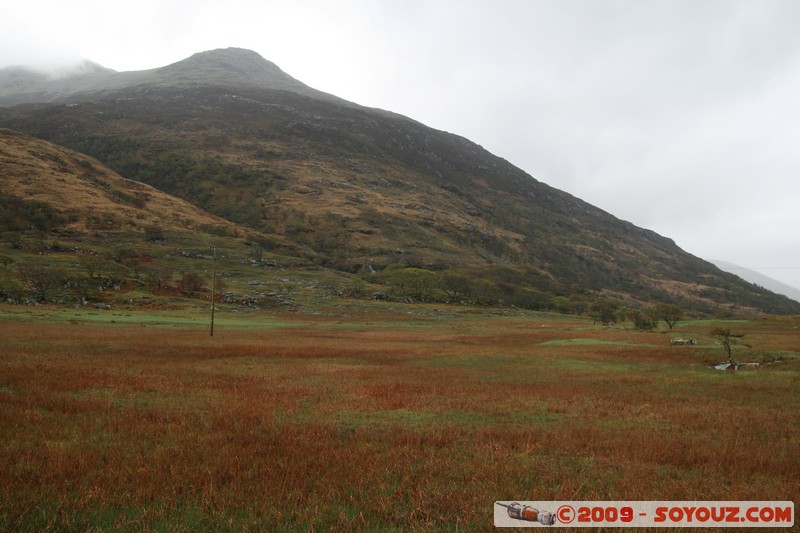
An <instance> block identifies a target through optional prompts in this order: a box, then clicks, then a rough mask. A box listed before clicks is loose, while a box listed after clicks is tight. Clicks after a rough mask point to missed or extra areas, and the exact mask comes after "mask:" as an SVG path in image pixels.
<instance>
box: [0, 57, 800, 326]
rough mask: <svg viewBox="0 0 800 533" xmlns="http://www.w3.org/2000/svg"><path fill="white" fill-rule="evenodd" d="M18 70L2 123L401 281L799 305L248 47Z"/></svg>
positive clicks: (2, 78)
mask: <svg viewBox="0 0 800 533" xmlns="http://www.w3.org/2000/svg"><path fill="white" fill-rule="evenodd" d="M25 80H26V78H25V77H24V76H21V75H20V73H19V72H18V71H13V72H10V71H8V69H6V70H4V71H0V88H2V89H1V90H0V103H2V105H4V106H5V107H3V108H0V126H2V127H6V128H10V129H14V130H18V131H21V132H25V133H27V134H29V135H32V136H35V137H37V138H41V139H46V140H49V141H51V142H54V143H56V144H59V145H61V146H64V147H68V148H70V149H73V150H75V151H78V152H81V153H85V154H87V155H89V156H92V157H94V158H96V159H97V160H99V161H101V162H102V163H103V164H105V165H107V166H108V167H109V168H111V169H113V170H114V171H115V172H117V173H118V174H119V175H121V176H124V177H125V178H128V179H132V180H136V181H140V182H143V183H146V184H149V185H151V186H154V187H156V188H158V189H160V190H162V191H164V192H166V193H169V194H171V195H174V196H178V197H180V198H183V199H184V200H186V201H188V202H191V203H192V204H194V205H196V206H198V207H199V208H201V209H203V210H205V211H208V212H211V213H213V214H215V215H217V216H219V217H222V218H225V219H227V220H229V221H231V222H233V223H236V224H239V225H241V226H246V227H248V228H252V230H254V231H257V232H261V233H262V234H264V235H269V237H270V238H271V239H273V240H274V242H281V243H286V244H287V245H288V246H292V247H293V251H294V252H293V253H296V254H298V256H302V257H304V258H306V259H307V260H310V261H313V262H315V263H316V264H318V265H320V266H323V267H327V268H334V269H338V270H339V271H342V272H349V273H356V274H360V275H365V276H373V275H374V276H378V278H379V277H380V276H381V275H382V274H383V275H385V277H384V279H395V282H394V283H395V285H396V286H401V287H406V290H407V291H411V289H408V287H411V286H412V285H413V283H408V282H407V281H402V280H400V281H397V280H398V279H400V278H391V277H390V276H388V274H387V273H389V272H393V271H397V269H403V268H405V269H407V271H408V272H407V273H408V274H409V275H411V274H413V275H414V276H417V277H419V276H422V275H423V274H421V272H423V271H424V272H431V273H435V274H437V275H440V276H444V275H445V274H450V275H451V276H449V278H450V279H453V278H454V277H457V278H459V279H466V280H467V282H468V283H467V286H468V288H467V289H464V290H461V291H452V290H445V289H442V291H444V292H446V293H447V294H448V295H449V297H450V298H451V299H457V297H462V296H463V293H464V292H468V293H469V294H471V296H472V299H473V300H475V301H486V302H494V303H501V304H506V305H508V304H512V305H519V306H523V307H531V308H543V307H547V306H549V305H550V304H551V302H552V300H553V298H554V297H556V296H560V297H564V298H567V299H568V300H569V301H570V302H571V305H572V306H573V308H574V310H581V309H584V310H585V306H586V305H587V302H590V301H592V300H596V299H598V298H611V299H618V300H622V301H625V302H628V303H629V304H630V305H634V306H636V305H646V304H648V303H652V302H655V301H662V302H672V303H678V304H680V305H682V306H684V307H686V308H690V309H695V310H698V311H702V312H712V311H714V310H715V309H718V308H719V307H724V308H726V309H731V310H739V311H752V312H756V311H758V312H773V313H800V304H798V303H797V302H794V301H792V300H789V299H788V298H785V297H782V296H778V295H775V294H773V293H771V292H769V291H767V290H765V289H762V288H760V287H755V286H753V285H751V284H749V283H746V282H744V281H743V280H741V279H740V278H738V277H736V276H733V275H731V274H728V273H725V272H723V271H722V270H720V269H719V268H717V267H716V266H714V265H712V264H710V263H708V262H706V261H703V260H701V259H699V258H697V257H695V256H692V255H690V254H688V253H686V252H684V251H683V250H681V249H680V248H679V247H678V246H676V245H675V243H674V242H673V241H671V240H670V239H668V238H665V237H662V236H660V235H657V234H656V233H654V232H652V231H649V230H645V229H642V228H638V227H636V226H634V225H633V224H630V223H628V222H625V221H622V220H619V219H617V218H616V217H614V216H613V215H611V214H609V213H606V212H604V211H602V210H600V209H598V208H596V207H594V206H592V205H590V204H588V203H586V202H584V201H582V200H580V199H579V198H576V197H574V196H572V195H570V194H567V193H565V192H563V191H560V190H557V189H555V188H553V187H550V186H549V185H547V184H545V183H543V182H541V181H538V180H536V179H534V178H533V177H531V176H530V175H528V174H526V173H525V172H524V171H522V170H520V169H518V168H516V167H515V166H513V165H512V164H511V163H509V162H508V161H506V160H504V159H501V158H499V157H497V156H494V155H493V154H491V153H489V152H488V151H486V150H485V149H483V148H482V147H480V146H478V145H477V144H475V143H473V142H471V141H469V140H467V139H465V138H463V137H460V136H458V135H454V134H451V133H446V132H442V131H437V130H434V129H432V128H429V127H427V126H425V125H423V124H421V123H419V122H417V121H414V120H412V119H410V118H407V117H403V116H401V115H397V114H394V113H391V112H388V111H383V110H377V109H371V108H366V107H363V106H359V105H357V104H355V103H352V102H347V101H344V100H342V99H339V98H337V97H335V96H333V95H329V94H326V93H322V92H320V91H316V90H314V89H312V88H310V87H308V86H306V85H304V84H303V83H301V82H299V81H297V80H295V79H293V78H292V77H290V76H289V75H288V74H286V73H284V72H283V71H282V70H280V69H279V68H278V67H277V66H276V65H274V64H273V63H271V62H269V61H267V60H265V59H263V58H261V57H260V56H259V55H258V54H256V53H254V52H251V51H246V50H241V49H225V50H214V51H210V52H203V53H199V54H195V55H194V56H192V57H190V58H188V59H186V60H184V61H180V62H178V63H175V64H173V65H169V66H166V67H163V68H160V69H153V70H148V71H139V72H129V73H116V72H113V71H107V70H103V69H98V71H97V72H93V73H92V72H90V73H83V74H81V75H75V76H72V77H65V78H60V79H57V80H41V79H38V81H36V80H33V81H31V82H30V85H26V81H25ZM465 112H469V110H465ZM392 269H394V270H392ZM415 269H416V270H415ZM425 275H427V274H425ZM378 278H375V279H378ZM368 279H373V278H372V277H368ZM413 297H414V298H416V299H426V298H428V299H429V298H432V296H431V291H417V292H416V293H414V294H413ZM562 301H563V299H562Z"/></svg>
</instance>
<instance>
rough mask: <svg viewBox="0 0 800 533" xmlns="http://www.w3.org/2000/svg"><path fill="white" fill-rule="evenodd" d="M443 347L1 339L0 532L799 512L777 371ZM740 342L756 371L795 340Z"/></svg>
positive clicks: (160, 332)
mask: <svg viewBox="0 0 800 533" xmlns="http://www.w3.org/2000/svg"><path fill="white" fill-rule="evenodd" d="M437 324H438V327H436V328H425V329H423V328H414V327H406V328H403V327H398V325H397V324H394V323H390V322H380V321H379V320H377V319H376V320H374V321H372V324H371V325H369V326H366V325H365V326H364V327H363V328H362V329H352V328H342V327H339V325H338V324H336V323H333V322H330V323H328V322H325V321H322V320H315V321H314V322H309V323H308V325H307V326H301V327H287V328H282V329H269V330H258V329H243V330H227V331H222V332H220V333H218V335H217V336H215V337H214V338H213V339H211V338H209V337H207V333H206V332H205V331H203V330H183V331H180V330H165V329H156V328H144V327H112V326H107V327H105V326H102V327H101V326H90V325H84V324H58V323H54V324H48V325H47V326H46V327H43V326H42V325H41V324H36V323H30V322H28V323H26V322H2V323H1V324H0V325H1V326H2V341H1V342H2V345H1V348H2V353H3V356H2V358H1V359H0V369H1V370H2V374H1V376H2V377H0V441H2V451H0V499H2V504H0V513H2V514H0V525H2V527H0V529H9V530H20V529H21V530H41V529H47V528H58V529H89V528H97V529H120V528H121V529H158V528H164V529H171V530H175V529H177V530H193V529H243V528H257V529H273V530H274V529H304V530H327V529H336V530H350V529H363V528H374V529H382V530H383V529H392V528H397V529H422V530H424V529H454V528H455V527H456V525H458V526H459V528H460V529H461V528H464V529H487V528H488V527H489V526H490V524H491V516H492V514H491V513H492V502H494V501H495V500H507V499H522V500H524V499H528V500H534V499H535V500H548V499H573V500H576V499H586V500H610V499H626V500H653V499H659V500H662V499H675V500H692V499H706V500H715V499H717V500H735V499H745V500H748V499H751V500H770V499H774V500H790V499H793V498H795V497H796V495H797V494H798V493H800V479H799V478H798V477H797V472H800V458H798V454H797V450H798V449H800V431H798V429H800V397H799V396H798V395H797V387H798V383H799V382H800V380H799V379H798V367H797V366H792V365H793V364H794V363H792V362H786V363H784V364H783V366H776V367H774V368H771V369H764V370H758V371H750V372H741V373H738V374H734V373H724V372H717V371H713V370H710V369H709V368H708V366H707V364H706V360H707V359H714V357H715V355H714V354H716V352H715V351H714V350H715V347H713V346H708V345H706V346H703V345H701V346H699V347H696V348H694V347H681V348H676V347H670V346H669V344H668V341H669V336H667V335H661V334H658V333H654V334H638V333H633V332H627V331H621V330H619V329H599V328H598V329H593V328H589V327H587V324H586V323H559V324H557V325H555V326H553V327H550V328H540V327H538V324H537V325H533V326H532V325H530V324H525V323H524V322H520V321H510V320H509V321H504V320H501V319H496V320H493V321H492V322H491V327H487V325H486V323H485V322H481V323H478V322H475V323H467V322H465V321H454V322H453V323H452V324H445V323H437ZM748 327H752V331H750V330H748V332H749V333H748V335H749V336H751V337H753V338H754V339H756V338H757V339H756V340H757V342H758V343H760V344H759V346H760V347H761V348H762V349H763V350H766V351H769V350H787V349H788V348H787V347H788V346H796V344H792V342H795V343H796V341H797V340H798V334H797V330H796V329H792V328H791V327H790V328H787V327H786V324H784V323H782V322H781V321H780V320H775V321H774V322H771V321H764V322H754V323H752V324H749V325H748ZM690 332H691V331H690ZM569 339H573V340H574V339H578V341H575V342H561V343H559V342H552V341H566V340H569ZM792 339H793V340H792ZM609 343H610V344H609Z"/></svg>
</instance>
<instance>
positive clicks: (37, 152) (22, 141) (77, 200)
mask: <svg viewBox="0 0 800 533" xmlns="http://www.w3.org/2000/svg"><path fill="white" fill-rule="evenodd" d="M0 188H2V190H3V195H4V198H3V201H4V202H5V203H6V206H8V204H9V203H10V202H12V201H16V202H31V201H34V202H37V203H38V204H39V205H47V206H48V208H49V209H48V211H51V212H52V213H53V214H54V216H56V217H58V218H59V220H60V222H59V224H58V225H59V229H61V230H63V231H74V232H78V233H87V232H90V231H93V230H108V229H113V230H117V231H144V229H145V228H146V227H147V226H158V227H159V228H161V229H162V230H167V231H169V230H183V231H186V230H199V229H201V228H204V227H205V228H213V227H217V228H218V229H219V230H220V231H224V230H225V231H231V232H233V231H234V230H235V228H236V226H235V225H234V224H232V223H231V222H229V221H227V220H225V219H222V218H220V217H217V216H214V215H211V214H209V213H206V212H204V211H202V210H201V209H199V208H197V207H196V206H194V205H192V204H190V203H189V202H186V201H185V200H181V199H179V198H175V197H174V196H170V195H168V194H165V193H163V192H161V191H159V190H157V189H155V188H153V187H151V186H149V185H147V184H144V183H141V182H138V181H133V180H129V179H125V178H123V177H121V176H119V175H117V174H116V173H115V172H113V171H112V170H111V169H109V168H107V167H105V166H104V165H102V164H101V163H99V162H98V161H96V160H93V159H92V158H90V157H87V156H83V155H81V154H78V153H76V152H74V151H72V150H69V149H66V148H63V147H60V146H58V145H55V144H52V143H49V142H45V141H41V140H38V139H34V138H32V137H29V136H27V135H24V134H22V133H19V132H15V131H12V130H7V129H2V128H0ZM5 215H6V217H8V216H9V215H10V211H9V209H8V207H7V208H6V213H5ZM30 222H31V221H30V220H24V219H23V220H20V221H19V222H18V224H17V228H18V229H19V230H23V229H26V227H28V226H30Z"/></svg>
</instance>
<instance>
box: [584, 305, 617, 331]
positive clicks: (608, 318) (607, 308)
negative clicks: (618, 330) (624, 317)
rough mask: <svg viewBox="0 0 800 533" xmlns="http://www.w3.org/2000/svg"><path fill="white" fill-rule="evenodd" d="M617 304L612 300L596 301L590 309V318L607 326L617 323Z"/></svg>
mask: <svg viewBox="0 0 800 533" xmlns="http://www.w3.org/2000/svg"><path fill="white" fill-rule="evenodd" d="M618 308H619V304H618V303H617V302H615V301H613V300H598V301H597V302H595V303H594V304H592V307H591V313H592V318H594V319H595V320H599V321H600V323H601V324H603V325H604V326H607V325H609V324H611V323H612V322H616V321H617V309H618Z"/></svg>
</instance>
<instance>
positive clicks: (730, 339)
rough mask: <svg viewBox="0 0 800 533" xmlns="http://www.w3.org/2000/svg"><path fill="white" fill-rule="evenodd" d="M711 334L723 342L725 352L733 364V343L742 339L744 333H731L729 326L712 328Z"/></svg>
mask: <svg viewBox="0 0 800 533" xmlns="http://www.w3.org/2000/svg"><path fill="white" fill-rule="evenodd" d="M711 334H712V335H714V336H715V337H718V338H719V340H720V342H721V343H722V347H723V348H724V349H725V353H726V354H727V355H728V361H729V362H730V363H731V364H733V355H732V349H731V345H733V344H736V342H738V339H741V338H742V337H744V335H737V334H735V333H731V330H730V329H729V328H714V329H713V330H711Z"/></svg>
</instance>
